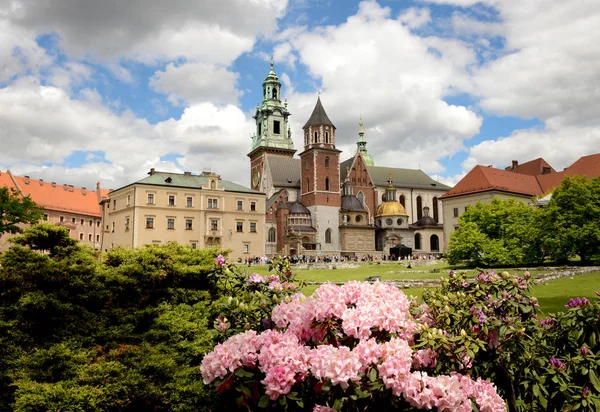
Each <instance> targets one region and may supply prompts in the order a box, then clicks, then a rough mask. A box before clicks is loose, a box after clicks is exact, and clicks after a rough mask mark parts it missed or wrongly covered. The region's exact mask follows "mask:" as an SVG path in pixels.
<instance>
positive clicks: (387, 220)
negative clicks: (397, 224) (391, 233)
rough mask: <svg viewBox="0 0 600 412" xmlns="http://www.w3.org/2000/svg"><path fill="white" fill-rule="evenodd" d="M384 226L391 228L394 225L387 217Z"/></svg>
mask: <svg viewBox="0 0 600 412" xmlns="http://www.w3.org/2000/svg"><path fill="white" fill-rule="evenodd" d="M385 224H386V225H388V226H392V225H393V224H394V221H393V220H392V219H391V218H389V217H388V218H387V219H385Z"/></svg>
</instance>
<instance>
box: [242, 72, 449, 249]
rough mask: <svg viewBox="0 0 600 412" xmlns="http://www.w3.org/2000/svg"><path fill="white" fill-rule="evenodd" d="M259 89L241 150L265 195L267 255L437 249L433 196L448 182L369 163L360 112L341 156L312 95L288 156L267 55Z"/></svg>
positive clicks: (284, 117)
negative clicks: (297, 145)
mask: <svg viewBox="0 0 600 412" xmlns="http://www.w3.org/2000/svg"><path fill="white" fill-rule="evenodd" d="M262 90H263V101H262V103H260V104H259V105H257V107H256V113H255V115H254V119H255V121H256V131H255V135H254V136H253V137H252V145H251V149H250V152H249V153H248V157H249V158H250V182H251V187H252V188H253V189H254V190H257V191H260V192H263V193H265V194H266V195H267V201H266V208H265V210H266V218H265V222H266V228H265V230H266V245H265V251H266V254H267V256H275V255H280V254H283V255H299V256H300V255H304V256H307V255H308V256H319V255H320V256H326V255H329V256H334V255H338V256H348V257H355V256H358V257H361V256H363V255H381V254H384V255H392V254H394V255H396V256H399V255H408V254H415V253H416V254H426V255H432V254H433V255H437V254H439V253H440V252H441V250H440V245H443V244H444V239H443V229H442V216H443V214H442V209H441V202H439V201H438V199H439V197H440V196H442V195H443V194H444V193H446V192H447V191H448V190H449V189H450V187H448V186H446V185H444V184H441V183H439V182H436V181H435V180H433V179H431V178H430V177H429V176H427V175H426V174H425V173H424V172H423V171H421V170H415V169H402V168H392V167H382V166H375V162H374V159H373V157H372V156H371V154H370V153H369V151H368V149H367V140H366V139H365V132H364V129H363V125H364V124H363V122H362V119H361V120H360V122H359V132H358V136H359V137H358V141H357V143H356V144H357V148H356V152H355V154H354V156H352V157H351V158H349V159H347V160H345V161H343V162H342V161H341V159H340V154H341V151H340V150H338V149H337V148H336V139H337V138H338V136H337V133H336V127H335V125H334V123H333V122H332V121H331V119H330V118H329V116H328V115H327V113H326V111H325V108H324V106H323V103H322V101H321V97H320V96H319V97H317V102H316V104H315V107H314V109H313V111H312V114H311V115H310V117H309V118H308V120H307V121H306V123H305V124H304V126H303V127H302V131H303V143H304V147H303V150H302V151H301V152H300V153H299V154H298V156H297V157H295V154H296V150H295V149H294V144H293V141H292V139H291V130H290V128H289V126H288V118H289V116H290V115H291V114H290V113H289V111H288V105H287V101H286V100H284V101H283V103H282V100H281V96H282V89H281V82H280V81H279V78H278V77H277V74H276V73H275V71H274V68H273V62H271V68H270V71H269V73H268V74H267V76H266V78H265V80H264V82H263V85H262ZM397 196H398V197H397ZM430 211H431V212H432V216H429V212H430Z"/></svg>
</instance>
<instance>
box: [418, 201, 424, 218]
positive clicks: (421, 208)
mask: <svg viewBox="0 0 600 412" xmlns="http://www.w3.org/2000/svg"><path fill="white" fill-rule="evenodd" d="M422 217H423V199H421V196H417V220H419V219H421V218H422Z"/></svg>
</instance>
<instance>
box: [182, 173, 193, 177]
mask: <svg viewBox="0 0 600 412" xmlns="http://www.w3.org/2000/svg"><path fill="white" fill-rule="evenodd" d="M183 174H184V175H185V176H191V175H192V172H183Z"/></svg>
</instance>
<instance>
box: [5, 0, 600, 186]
mask: <svg viewBox="0 0 600 412" xmlns="http://www.w3.org/2000/svg"><path fill="white" fill-rule="evenodd" d="M271 57H272V58H273V60H274V67H275V71H276V73H277V74H278V76H279V78H280V79H281V81H282V83H283V87H282V95H283V97H285V98H287V100H288V105H289V111H290V112H291V113H292V115H291V117H290V125H291V131H292V138H293V140H294V144H295V148H296V149H297V150H298V153H300V152H301V151H302V148H303V147H302V144H303V143H302V138H301V136H302V129H301V128H302V125H303V124H304V123H305V122H306V120H307V119H308V117H309V116H310V113H311V112H312V109H313V108H314V105H315V103H316V100H317V96H318V93H319V92H320V96H321V101H322V103H323V106H324V107H325V110H326V111H327V114H328V115H329V118H330V119H331V121H332V122H333V123H334V124H335V126H336V127H337V133H336V139H337V141H336V144H337V147H338V148H339V149H341V150H343V153H342V156H341V158H342V160H345V159H347V158H349V157H351V156H352V155H353V154H354V152H355V150H356V141H357V139H358V122H359V120H360V118H361V117H362V120H363V122H364V129H365V139H366V140H367V142H368V150H369V151H370V153H371V154H372V155H373V157H374V159H375V164H376V165H378V166H387V167H399V168H420V169H421V170H423V171H424V172H426V173H427V174H429V175H430V176H432V177H433V178H434V179H436V180H439V181H441V182H443V183H446V184H449V185H453V184H455V183H456V182H457V181H459V180H460V179H461V178H462V177H463V176H464V175H465V174H466V173H468V172H469V170H471V169H472V168H473V167H474V166H475V165H477V164H481V165H492V166H494V167H501V168H503V167H506V166H508V165H509V164H510V163H511V161H512V160H513V159H514V160H518V161H519V162H520V163H524V162H526V161H528V160H533V159H536V158H538V157H543V158H544V159H546V160H547V161H548V162H549V163H550V164H551V165H552V166H553V167H554V168H555V169H556V170H562V169H563V168H565V167H567V166H569V165H570V164H572V163H573V162H574V161H575V160H577V159H578V158H579V157H581V156H585V155H589V154H594V153H599V152H600V115H599V113H600V0H573V1H564V0H525V1H523V0H481V1H476V0H413V1H410V0H377V1H376V0H365V1H355V0H329V1H318V0H177V1H173V2H167V1H164V0H128V1H120V0H103V1H97V0H44V1H40V0H0V170H2V171H4V170H6V169H10V170H11V171H12V172H13V173H14V174H17V175H28V176H31V177H32V178H35V179H40V178H41V179H44V180H45V181H55V182H57V183H59V184H63V183H67V184H72V185H75V186H83V187H87V188H93V187H95V185H96V182H97V181H100V183H101V186H102V187H103V188H112V189H116V188H119V187H121V186H124V185H126V184H129V183H132V182H134V181H137V180H140V179H142V178H144V177H145V176H146V173H147V172H148V171H149V169H150V168H152V167H153V168H155V169H156V170H160V171H171V172H180V173H182V172H184V171H190V172H192V173H195V174H196V173H201V172H202V171H205V170H210V171H213V172H216V173H218V174H220V175H221V177H222V178H223V179H226V180H231V181H234V182H237V183H240V184H243V185H245V186H249V185H250V172H249V160H248V158H247V156H246V154H247V153H248V152H249V151H250V144H251V135H252V134H253V133H254V130H255V126H254V119H253V118H252V116H253V115H254V112H255V108H256V104H257V103H258V102H259V101H261V92H262V81H263V79H264V77H265V76H266V75H267V73H268V71H269V61H270V59H271Z"/></svg>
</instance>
